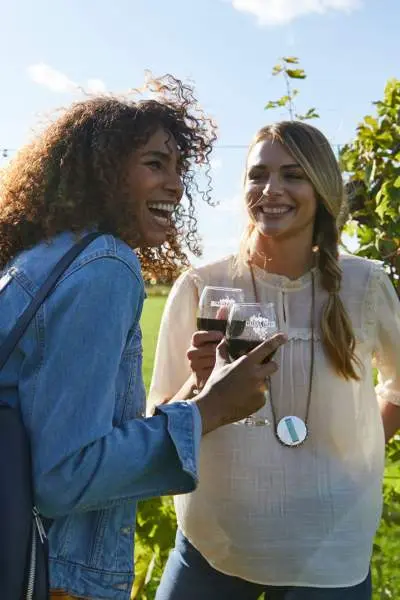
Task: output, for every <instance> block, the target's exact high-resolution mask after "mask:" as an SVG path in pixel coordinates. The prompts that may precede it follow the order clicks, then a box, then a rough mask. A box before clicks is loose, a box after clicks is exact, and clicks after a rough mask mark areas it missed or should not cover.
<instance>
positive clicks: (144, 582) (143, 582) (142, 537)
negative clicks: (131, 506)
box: [131, 497, 176, 600]
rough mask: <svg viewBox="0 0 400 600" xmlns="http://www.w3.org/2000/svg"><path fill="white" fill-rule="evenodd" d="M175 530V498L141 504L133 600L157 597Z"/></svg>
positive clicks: (147, 501)
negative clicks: (173, 499) (173, 500)
mask: <svg viewBox="0 0 400 600" xmlns="http://www.w3.org/2000/svg"><path fill="white" fill-rule="evenodd" d="M175 530H176V520H175V513H174V508H173V502H172V498H170V497H166V498H152V499H151V500H146V501H145V502H141V503H140V506H139V511H138V516H137V523H136V535H135V546H136V557H135V558H136V560H135V563H136V568H135V570H136V578H135V583H134V586H133V590H132V594H131V600H138V599H140V600H151V599H152V598H154V596H155V592H156V590H157V587H158V584H159V583H160V579H161V575H162V572H163V568H164V565H165V562H166V560H167V558H168V553H169V551H170V550H171V548H172V547H173V545H174V539H175Z"/></svg>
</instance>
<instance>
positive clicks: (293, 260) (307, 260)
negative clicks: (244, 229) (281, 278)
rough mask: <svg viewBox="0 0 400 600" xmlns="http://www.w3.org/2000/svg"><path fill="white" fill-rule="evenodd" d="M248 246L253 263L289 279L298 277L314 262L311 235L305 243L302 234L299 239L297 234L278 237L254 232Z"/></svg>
mask: <svg viewBox="0 0 400 600" xmlns="http://www.w3.org/2000/svg"><path fill="white" fill-rule="evenodd" d="M249 248H250V257H251V260H252V262H253V263H254V264H255V265H257V266H258V267H260V268H262V269H264V270H265V271H268V272H269V273H276V274H277V275H285V276H286V277H289V279H298V278H299V277H301V276H302V275H304V274H305V273H307V271H309V270H310V269H311V267H312V266H313V264H314V257H313V250H312V237H310V239H308V240H307V241H306V243H305V240H304V237H303V236H302V239H301V240H300V239H298V237H297V236H291V237H289V238H287V239H279V238H274V237H268V238H266V237H263V236H261V235H259V234H255V236H254V238H253V239H252V240H251V241H250V245H249Z"/></svg>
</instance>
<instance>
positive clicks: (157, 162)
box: [146, 159, 163, 171]
mask: <svg viewBox="0 0 400 600" xmlns="http://www.w3.org/2000/svg"><path fill="white" fill-rule="evenodd" d="M146 164H147V165H148V166H149V167H151V168H152V169H155V170H157V171H158V170H160V169H162V166H163V165H162V162H161V161H160V160H156V159H152V160H149V161H147V163H146Z"/></svg>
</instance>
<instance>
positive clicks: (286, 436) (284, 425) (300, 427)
mask: <svg viewBox="0 0 400 600" xmlns="http://www.w3.org/2000/svg"><path fill="white" fill-rule="evenodd" d="M307 434H308V431H307V425H306V424H305V423H304V421H303V420H302V419H300V418H299V417H292V416H289V417H283V419H281V420H280V421H279V423H278V426H277V428H276V435H277V438H278V440H279V441H280V442H281V443H282V444H283V445H284V446H300V444H302V443H303V442H304V440H305V439H306V437H307Z"/></svg>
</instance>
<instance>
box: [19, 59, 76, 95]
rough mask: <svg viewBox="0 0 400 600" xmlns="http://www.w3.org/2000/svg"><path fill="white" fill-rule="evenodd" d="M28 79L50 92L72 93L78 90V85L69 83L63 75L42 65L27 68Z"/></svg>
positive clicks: (72, 82)
mask: <svg viewBox="0 0 400 600" xmlns="http://www.w3.org/2000/svg"><path fill="white" fill-rule="evenodd" d="M28 74H29V77H30V78H31V79H32V81H34V82H35V83H38V84H39V85H43V86H44V87H47V88H48V89H49V90H51V91H52V92H72V91H75V90H76V89H78V87H79V86H78V85H77V84H76V83H75V82H74V81H71V79H69V78H68V77H67V76H66V75H64V73H61V72H60V71H57V70H56V69H53V68H52V67H49V65H46V64H44V63H39V64H36V65H31V66H30V67H28Z"/></svg>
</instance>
